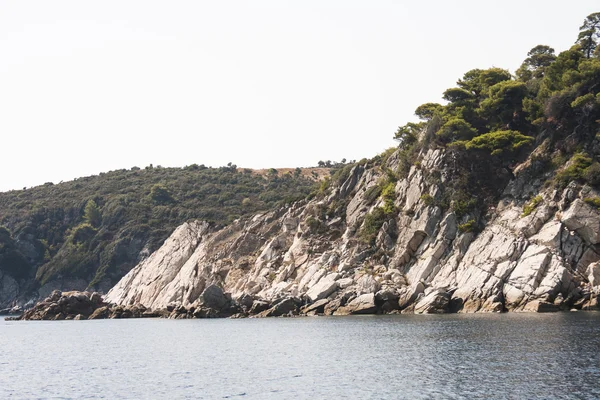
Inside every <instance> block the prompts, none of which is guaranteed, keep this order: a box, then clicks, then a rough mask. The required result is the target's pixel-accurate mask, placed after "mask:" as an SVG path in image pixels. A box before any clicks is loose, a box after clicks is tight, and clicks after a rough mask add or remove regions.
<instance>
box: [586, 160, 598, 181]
mask: <svg viewBox="0 0 600 400" xmlns="http://www.w3.org/2000/svg"><path fill="white" fill-rule="evenodd" d="M583 179H584V180H585V181H586V182H587V183H589V184H590V185H592V186H594V187H599V186H600V163H598V162H594V163H593V164H592V165H590V166H589V167H587V168H586V169H584V170H583Z"/></svg>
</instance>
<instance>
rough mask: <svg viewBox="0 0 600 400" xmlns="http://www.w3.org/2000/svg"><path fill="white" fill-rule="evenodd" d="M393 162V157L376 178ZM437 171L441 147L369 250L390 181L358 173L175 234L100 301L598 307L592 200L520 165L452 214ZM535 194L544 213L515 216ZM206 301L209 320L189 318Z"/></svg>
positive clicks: (424, 308)
mask: <svg viewBox="0 0 600 400" xmlns="http://www.w3.org/2000/svg"><path fill="white" fill-rule="evenodd" d="M398 162H399V161H398V154H397V153H396V154H394V155H392V156H391V157H389V160H388V161H387V165H386V167H387V168H389V169H392V170H394V169H395V168H396V166H397V163H398ZM447 162H448V161H447V157H446V153H444V151H443V150H440V149H438V150H429V151H427V152H424V153H422V154H421V156H420V166H419V167H417V166H413V167H412V168H411V169H410V172H409V173H408V174H407V176H406V177H405V178H404V179H400V180H398V182H397V183H395V185H394V197H395V201H394V206H395V208H396V210H397V212H396V214H395V215H394V216H393V217H390V218H388V219H386V220H385V221H383V222H382V224H381V227H380V229H379V231H378V232H376V234H375V235H374V236H373V237H372V241H369V240H366V239H365V234H364V232H363V231H364V226H365V219H366V216H368V215H370V214H372V213H373V212H374V211H375V210H376V209H377V207H383V206H384V200H383V199H382V198H381V197H378V198H375V199H373V197H372V195H371V194H372V193H373V191H374V190H375V189H376V188H377V186H378V185H380V184H381V182H382V180H385V176H386V175H385V172H384V169H383V168H365V167H364V166H356V167H354V168H353V169H352V170H351V171H350V173H349V174H348V177H347V178H346V180H345V181H343V182H342V183H341V184H340V186H339V187H333V188H332V190H331V191H330V192H329V194H327V195H325V196H324V197H320V198H317V199H314V200H311V201H309V202H300V203H296V204H294V205H292V206H288V207H284V208H280V209H278V210H274V211H272V212H269V213H265V214H260V215H256V216H254V217H253V218H250V219H245V220H239V221H236V222H234V223H233V224H232V225H230V226H228V227H226V228H224V229H221V230H214V229H211V228H209V226H208V225H207V224H204V223H202V222H192V223H188V224H184V225H182V226H181V227H179V228H178V229H177V230H176V231H175V232H174V233H173V235H172V236H171V237H170V238H169V239H168V240H167V241H166V242H165V243H164V245H163V246H162V247H161V248H160V249H159V250H158V251H157V252H156V253H154V254H153V255H151V256H150V257H149V258H148V259H146V260H145V261H144V262H142V263H141V264H139V265H138V266H137V267H135V268H134V269H133V270H132V271H131V272H129V273H128V274H127V275H126V276H125V277H124V278H123V279H122V280H121V281H120V282H119V283H118V284H117V285H116V286H115V287H114V288H113V289H112V290H111V291H110V292H109V293H108V294H107V295H106V296H105V301H107V302H109V303H114V304H118V305H121V306H131V305H134V304H141V305H143V306H144V307H147V308H150V309H167V307H170V308H171V311H170V312H171V313H173V312H174V311H177V310H179V312H176V313H175V314H176V315H184V314H185V315H186V316H219V315H236V316H247V315H260V316H284V315H296V314H302V313H307V314H318V313H323V314H357V313H387V312H399V311H401V312H415V313H443V312H501V311H555V310H557V309H569V308H572V307H576V308H583V309H586V308H593V307H595V304H597V302H596V303H594V300H593V299H594V294H595V293H597V292H598V285H599V284H600V282H599V281H600V273H599V272H598V271H599V268H598V267H597V265H598V264H597V263H598V262H599V261H600V244H599V242H600V212H599V211H598V210H597V209H595V208H594V207H591V206H589V205H588V204H586V203H585V202H584V201H583V200H582V199H583V194H582V193H584V192H585V195H587V196H589V195H590V190H591V189H590V188H582V187H580V186H578V185H577V184H575V183H574V184H570V185H569V187H568V188H567V189H565V191H564V192H563V193H560V192H558V193H555V192H551V191H549V190H548V191H544V189H543V188H542V186H541V182H538V183H532V182H530V179H529V178H528V176H529V175H527V170H526V168H525V167H524V166H519V167H517V168H515V170H514V171H515V176H514V178H513V179H512V180H511V181H510V183H509V184H508V186H507V187H506V188H505V190H504V194H503V195H502V197H501V199H500V201H499V203H498V204H497V206H496V207H491V208H490V210H487V212H486V211H485V210H471V211H467V212H466V213H465V212H462V213H461V214H460V215H459V214H456V213H455V212H453V211H452V207H450V209H444V208H442V206H441V205H440V204H441V203H440V202H439V201H438V200H439V199H442V198H443V196H444V191H445V190H446V188H445V185H446V184H445V182H444V176H445V171H446V170H447V169H448V165H446V163H447ZM432 176H438V177H440V178H438V179H437V180H434V179H432ZM536 185H537V186H536ZM538 194H539V196H540V197H541V201H539V202H536V205H535V207H533V209H530V210H528V212H527V213H524V206H525V205H527V204H528V202H529V199H530V198H531V197H532V196H534V195H536V196H537V195H538ZM592 194H594V193H592ZM530 208H532V207H530ZM465 227H467V228H465ZM209 288H213V289H210V290H211V291H213V290H214V291H215V296H214V297H213V296H212V295H211V296H208V293H206V290H208V289H209ZM214 288H219V289H220V290H221V292H220V293H217V290H215V289H214ZM203 293H204V295H203ZM221 294H222V295H221ZM207 296H208V297H207ZM209 298H210V299H212V300H210V302H214V304H213V305H214V307H211V308H210V309H211V310H212V311H211V312H204V314H203V312H199V311H198V310H202V308H203V306H204V305H206V303H207V301H208V299H209ZM217 309H219V310H217ZM190 310H193V311H190ZM176 315H175V316H176Z"/></svg>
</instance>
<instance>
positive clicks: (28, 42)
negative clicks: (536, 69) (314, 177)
mask: <svg viewBox="0 0 600 400" xmlns="http://www.w3.org/2000/svg"><path fill="white" fill-rule="evenodd" d="M597 11H600V4H598V1H597V0H593V1H592V0H577V1H571V2H566V1H564V0H543V1H542V0H527V1H523V0H519V1H514V0H503V1H502V2H498V1H494V2H491V1H485V2H484V1H481V0H478V1H471V0H457V1H448V0H439V1H436V0H429V1H416V0H413V1H399V0H398V1H385V0H378V1H352V0H339V1H333V0H325V1H321V0H319V1H316V0H314V1H313V0H304V1H285V0H273V1H263V0H255V1H246V0H243V1H242V0H240V1H234V0H224V1H218V0H214V1H185V0H180V1H150V0H139V1H133V0H118V1H111V0H104V1H96V2H91V1H80V0H75V1H62V0H53V1H47V0H39V1H17V0H0V139H1V140H0V171H1V173H0V191H5V190H12V189H22V188H23V187H31V186H35V185H40V184H43V183H45V182H54V183H58V182H60V181H66V180H71V179H74V178H76V177H81V176H88V175H95V174H98V173H100V172H106V171H110V170H116V169H122V168H131V167H134V166H137V167H145V166H147V165H149V164H153V165H155V166H156V165H162V166H164V167H182V166H185V165H189V164H194V163H196V164H205V165H207V166H214V167H219V166H223V165H226V164H227V163H228V162H233V163H234V164H236V165H238V166H239V167H247V168H269V167H275V168H279V167H296V166H300V167H308V166H314V165H316V164H317V163H318V161H320V160H323V161H326V160H332V161H340V160H342V159H343V158H345V159H347V160H353V159H356V160H359V159H362V158H364V157H372V156H374V155H376V154H378V153H381V152H382V151H384V150H385V149H386V148H388V147H391V146H394V144H395V143H394V141H393V139H392V138H393V135H394V132H395V131H396V129H397V127H398V126H399V125H403V124H405V123H406V122H408V121H414V120H415V117H414V115H413V113H414V110H415V108H416V107H417V106H419V105H420V104H423V103H426V102H440V101H441V94H442V92H443V91H444V90H445V89H447V88H449V87H452V86H454V85H455V82H456V80H457V79H459V78H460V77H461V76H462V75H463V74H464V73H465V72H466V71H468V70H470V69H473V68H489V67H492V66H494V67H501V68H506V69H509V70H510V71H511V72H514V71H515V70H516V69H517V68H518V67H519V65H520V64H521V62H522V60H523V59H524V58H525V57H526V54H527V51H528V50H530V49H531V48H532V47H534V46H535V45H538V44H547V45H550V46H552V47H554V48H555V49H556V50H557V52H559V51H562V50H566V49H568V48H569V47H570V46H571V45H572V44H573V42H574V41H575V39H576V37H577V33H578V30H579V26H580V25H581V24H582V22H583V20H584V18H585V17H586V16H587V15H588V14H590V13H592V12H597Z"/></svg>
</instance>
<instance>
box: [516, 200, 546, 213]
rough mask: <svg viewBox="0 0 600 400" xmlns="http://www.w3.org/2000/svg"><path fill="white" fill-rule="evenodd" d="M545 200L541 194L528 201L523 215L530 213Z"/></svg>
mask: <svg viewBox="0 0 600 400" xmlns="http://www.w3.org/2000/svg"><path fill="white" fill-rule="evenodd" d="M543 200H544V199H543V198H542V196H540V195H537V196H535V197H534V198H533V199H531V200H530V201H529V203H527V204H526V205H525V207H523V214H521V217H526V216H528V215H530V214H531V213H532V212H533V211H534V210H535V209H536V208H537V207H538V205H540V203H541V202H542V201H543Z"/></svg>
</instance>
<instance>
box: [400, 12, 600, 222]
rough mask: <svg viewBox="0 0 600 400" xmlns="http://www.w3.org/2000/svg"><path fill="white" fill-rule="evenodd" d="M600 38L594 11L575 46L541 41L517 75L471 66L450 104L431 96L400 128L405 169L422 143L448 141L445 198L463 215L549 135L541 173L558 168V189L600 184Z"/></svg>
mask: <svg viewBox="0 0 600 400" xmlns="http://www.w3.org/2000/svg"><path fill="white" fill-rule="evenodd" d="M599 40H600V13H594V14H591V15H589V16H588V17H587V18H586V19H585V21H584V23H583V25H582V26H581V28H580V32H579V35H578V37H577V40H576V42H575V45H574V46H573V47H571V48H570V49H568V50H566V51H563V52H562V53H560V54H558V55H556V54H555V52H554V49H552V48H551V47H549V46H547V45H538V46H535V47H534V48H532V49H531V50H530V51H529V52H528V53H527V58H526V59H525V60H524V61H523V63H522V65H521V66H520V68H519V69H518V70H517V71H516V73H515V75H514V76H513V75H512V74H511V73H510V72H509V71H507V70H504V69H501V68H489V69H473V70H470V71H468V72H466V73H465V74H464V75H463V77H462V78H461V79H459V80H458V81H457V82H456V86H455V87H452V88H449V89H447V90H446V91H444V93H443V99H444V100H445V101H446V102H447V104H444V105H441V104H437V103H425V104H423V105H421V106H419V107H417V109H416V110H415V115H416V116H417V117H418V118H419V119H420V120H421V122H418V123H414V122H411V123H408V124H406V125H404V126H401V127H399V128H398V130H397V131H396V134H395V139H397V140H398V141H399V142H400V146H399V148H400V166H399V168H398V171H397V172H398V174H399V175H400V176H405V175H406V174H407V173H408V171H409V169H410V168H411V166H413V165H417V163H418V162H419V159H418V158H419V154H421V151H422V150H424V149H432V148H446V149H447V150H448V151H447V152H446V153H447V154H449V157H448V158H449V160H451V162H450V163H448V164H447V165H446V168H445V171H444V172H445V173H446V174H447V175H446V178H447V179H446V180H445V193H444V194H443V195H442V197H441V198H440V199H439V205H440V206H442V207H443V208H447V207H451V208H452V209H454V210H455V212H457V215H464V214H465V213H466V212H468V211H469V210H470V209H473V208H474V207H479V206H484V205H488V206H491V205H493V203H494V202H495V201H496V199H497V196H498V195H499V194H500V193H501V190H502V189H503V188H504V187H505V186H506V184H507V183H508V181H509V180H510V179H511V178H512V177H513V175H512V170H513V168H514V167H515V166H516V165H517V164H519V163H520V162H522V161H524V160H525V159H526V158H527V157H528V156H529V155H530V153H531V151H532V150H533V149H534V145H536V144H537V145H539V144H540V143H544V146H545V147H544V151H543V154H536V159H535V160H533V161H536V163H534V164H535V165H534V167H533V168H534V169H535V168H538V170H537V171H536V173H538V172H540V173H548V175H554V178H552V179H550V181H549V183H550V184H553V185H555V186H556V187H557V188H559V189H561V188H564V187H565V186H566V185H567V184H568V183H569V182H571V181H577V182H579V183H587V184H589V185H591V186H595V187H599V186H600V163H599V162H598V157H599V155H600V151H599V149H600V84H599V82H600V46H598V41H599ZM550 159H552V162H551V160H550ZM567 161H568V162H567ZM551 168H553V170H552V169H551ZM429 179H430V183H439V179H440V178H439V177H434V176H430V177H429Z"/></svg>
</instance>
